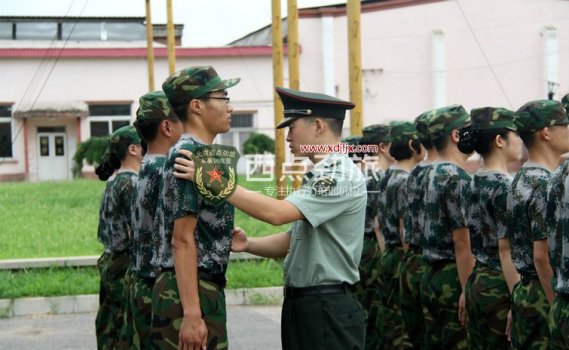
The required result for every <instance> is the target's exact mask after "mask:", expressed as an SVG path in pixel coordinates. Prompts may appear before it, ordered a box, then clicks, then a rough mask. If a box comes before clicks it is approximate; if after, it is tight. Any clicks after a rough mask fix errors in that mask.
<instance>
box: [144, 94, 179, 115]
mask: <svg viewBox="0 0 569 350" xmlns="http://www.w3.org/2000/svg"><path fill="white" fill-rule="evenodd" d="M138 101H139V104H140V106H139V107H138V110H137V111H136V120H137V121H141V120H150V119H166V118H174V117H176V113H175V112H174V110H173V109H172V107H171V106H170V103H169V102H168V97H166V94H165V93H164V92H163V91H153V92H149V93H147V94H145V95H142V96H141V97H140V99H139V100H138Z"/></svg>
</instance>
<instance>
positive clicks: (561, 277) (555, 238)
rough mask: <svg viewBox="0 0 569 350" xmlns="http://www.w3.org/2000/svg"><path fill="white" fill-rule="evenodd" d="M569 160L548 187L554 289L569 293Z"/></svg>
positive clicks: (548, 217) (553, 177) (547, 212)
mask: <svg viewBox="0 0 569 350" xmlns="http://www.w3.org/2000/svg"><path fill="white" fill-rule="evenodd" d="M568 181H569V160H566V161H565V162H564V163H563V164H562V165H561V166H560V167H559V168H557V170H555V172H554V173H553V175H552V176H551V180H550V181H549V185H548V187H547V210H546V221H547V227H548V230H547V232H548V233H549V237H548V243H549V260H550V263H551V267H552V269H553V283H552V284H553V290H554V291H556V292H557V293H561V294H569V198H568V197H567V189H568V188H569V182H568Z"/></svg>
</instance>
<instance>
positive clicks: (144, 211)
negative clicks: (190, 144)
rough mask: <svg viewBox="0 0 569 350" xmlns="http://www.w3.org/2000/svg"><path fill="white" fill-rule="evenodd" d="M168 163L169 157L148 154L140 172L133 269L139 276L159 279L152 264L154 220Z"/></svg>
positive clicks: (156, 234)
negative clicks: (165, 164)
mask: <svg viewBox="0 0 569 350" xmlns="http://www.w3.org/2000/svg"><path fill="white" fill-rule="evenodd" d="M165 161H166V155H163V154H146V155H145V156H144V159H142V164H141V165H140V171H139V172H138V183H137V186H136V193H137V197H136V208H135V210H134V232H133V235H132V245H133V247H134V264H133V268H132V269H133V271H134V272H135V273H136V275H137V276H139V277H142V278H154V277H156V270H155V269H154V268H153V267H152V265H151V261H152V254H153V251H154V250H153V247H154V246H155V245H156V244H157V242H158V239H159V236H158V229H157V227H156V226H155V223H154V219H155V217H156V205H157V203H158V202H159V200H160V188H161V183H162V170H163V166H164V163H165Z"/></svg>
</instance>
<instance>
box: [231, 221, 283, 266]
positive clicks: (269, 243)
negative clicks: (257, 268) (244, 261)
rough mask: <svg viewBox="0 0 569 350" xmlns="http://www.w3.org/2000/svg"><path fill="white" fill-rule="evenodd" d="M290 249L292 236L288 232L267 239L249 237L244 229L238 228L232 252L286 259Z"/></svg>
mask: <svg viewBox="0 0 569 350" xmlns="http://www.w3.org/2000/svg"><path fill="white" fill-rule="evenodd" d="M289 247H290V234H289V233H288V232H281V233H276V234H274V235H270V236H265V237H247V235H246V234H245V231H243V229H241V228H239V227H236V228H235V229H234V230H233V240H232V241H231V251H233V252H247V253H251V254H255V255H258V256H262V257H265V258H272V259H279V258H284V257H285V256H286V255H287V253H288V249H289Z"/></svg>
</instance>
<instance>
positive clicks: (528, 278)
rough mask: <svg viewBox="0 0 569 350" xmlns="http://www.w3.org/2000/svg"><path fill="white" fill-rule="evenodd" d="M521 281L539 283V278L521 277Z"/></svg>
mask: <svg viewBox="0 0 569 350" xmlns="http://www.w3.org/2000/svg"><path fill="white" fill-rule="evenodd" d="M520 280H521V281H522V283H524V284H525V283H530V282H532V281H539V278H538V277H537V276H530V275H520Z"/></svg>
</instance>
